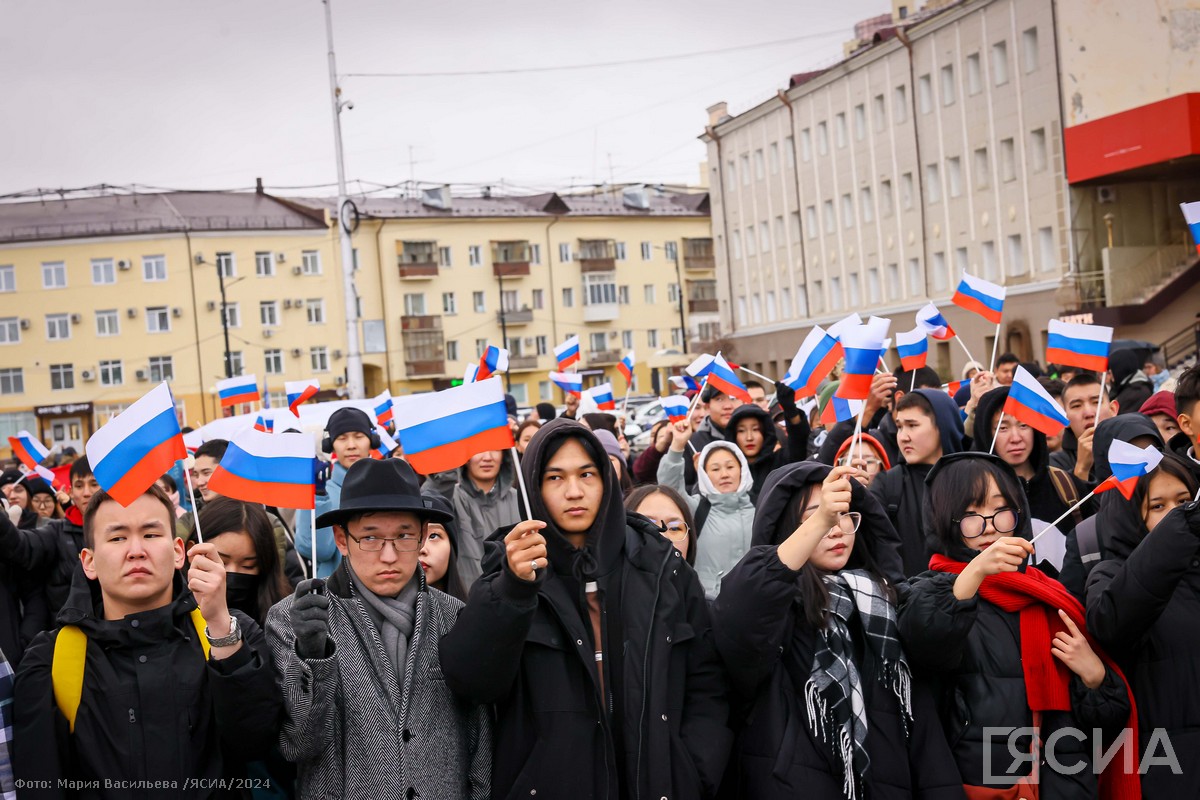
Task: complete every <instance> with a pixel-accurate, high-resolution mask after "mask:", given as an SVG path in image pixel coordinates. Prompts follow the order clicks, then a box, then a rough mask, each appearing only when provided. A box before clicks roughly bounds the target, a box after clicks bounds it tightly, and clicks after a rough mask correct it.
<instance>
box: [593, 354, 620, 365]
mask: <svg viewBox="0 0 1200 800" xmlns="http://www.w3.org/2000/svg"><path fill="white" fill-rule="evenodd" d="M620 361H621V351H620V350H592V351H591V352H590V353H588V354H587V363H588V366H589V367H594V366H600V365H602V364H617V363H619V362H620Z"/></svg>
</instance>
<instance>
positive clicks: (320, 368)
mask: <svg viewBox="0 0 1200 800" xmlns="http://www.w3.org/2000/svg"><path fill="white" fill-rule="evenodd" d="M308 360H309V366H311V367H312V371H313V372H328V371H329V348H328V347H326V346H325V345H318V346H317V347H310V348H309V349H308Z"/></svg>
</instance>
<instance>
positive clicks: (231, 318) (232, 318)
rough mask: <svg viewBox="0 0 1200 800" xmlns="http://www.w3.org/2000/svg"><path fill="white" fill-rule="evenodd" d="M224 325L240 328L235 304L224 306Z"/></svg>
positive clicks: (239, 315)
mask: <svg viewBox="0 0 1200 800" xmlns="http://www.w3.org/2000/svg"><path fill="white" fill-rule="evenodd" d="M147 313H149V309H147ZM225 324H226V325H228V326H229V327H231V328H240V327H242V309H241V307H240V306H239V305H238V304H237V303H226V304H225Z"/></svg>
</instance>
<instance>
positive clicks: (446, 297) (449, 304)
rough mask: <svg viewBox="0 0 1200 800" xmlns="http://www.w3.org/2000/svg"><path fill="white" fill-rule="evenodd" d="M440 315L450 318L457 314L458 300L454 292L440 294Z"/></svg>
mask: <svg viewBox="0 0 1200 800" xmlns="http://www.w3.org/2000/svg"><path fill="white" fill-rule="evenodd" d="M442 313H443V314H445V315H447V316H451V317H452V316H454V315H455V314H457V313H458V298H457V297H455V295H454V292H442Z"/></svg>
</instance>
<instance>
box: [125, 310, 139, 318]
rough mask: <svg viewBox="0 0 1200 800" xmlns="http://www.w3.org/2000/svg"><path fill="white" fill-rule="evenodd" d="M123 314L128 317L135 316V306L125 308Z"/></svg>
mask: <svg viewBox="0 0 1200 800" xmlns="http://www.w3.org/2000/svg"><path fill="white" fill-rule="evenodd" d="M125 316H127V317H129V318H130V319H133V318H134V317H136V316H137V309H136V308H127V309H125Z"/></svg>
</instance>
